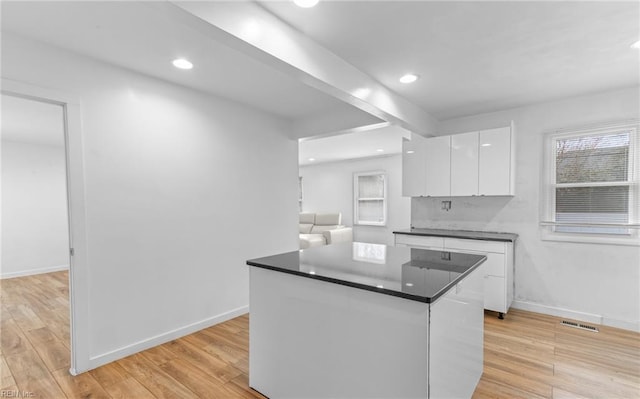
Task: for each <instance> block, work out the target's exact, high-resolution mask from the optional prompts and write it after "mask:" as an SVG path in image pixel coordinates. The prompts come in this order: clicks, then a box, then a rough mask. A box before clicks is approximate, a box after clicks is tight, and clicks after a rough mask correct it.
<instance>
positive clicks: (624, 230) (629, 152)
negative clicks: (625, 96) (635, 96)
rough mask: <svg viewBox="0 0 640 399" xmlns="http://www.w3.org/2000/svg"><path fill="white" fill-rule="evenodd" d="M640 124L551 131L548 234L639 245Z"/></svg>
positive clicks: (545, 224)
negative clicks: (638, 135) (639, 175)
mask: <svg viewBox="0 0 640 399" xmlns="http://www.w3.org/2000/svg"><path fill="white" fill-rule="evenodd" d="M637 128H638V125H637V123H633V124H620V125H617V126H613V125H610V126H601V127H598V128H593V129H582V130H573V131H564V132H557V133H551V134H548V135H547V139H546V147H545V154H546V158H547V160H546V168H547V174H546V180H547V181H546V182H545V183H546V184H545V188H546V191H547V192H546V201H545V205H544V206H545V209H544V213H545V215H544V219H543V222H542V223H541V224H542V226H543V227H544V230H543V232H544V234H543V239H551V240H560V241H578V242H601V243H616V244H632V245H638V244H639V241H638V227H640V225H638V216H639V215H638V204H639V195H638V162H640V156H639V155H638V143H637V130H638V129H637ZM545 219H546V220H545Z"/></svg>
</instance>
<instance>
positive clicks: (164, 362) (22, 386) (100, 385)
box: [0, 272, 640, 399]
mask: <svg viewBox="0 0 640 399" xmlns="http://www.w3.org/2000/svg"><path fill="white" fill-rule="evenodd" d="M67 281H68V274H67V273H66V272H58V273H49V274H42V275H37V276H31V277H21V278H15V279H9V280H0V293H1V310H2V314H1V330H0V341H1V345H0V348H1V350H2V352H1V354H0V371H1V377H2V378H1V380H0V382H1V386H0V390H1V391H0V397H8V396H10V395H13V397H16V390H18V391H20V392H18V393H19V394H23V393H25V392H26V393H27V394H28V393H32V397H41V398H65V397H67V398H134V399H137V398H217V397H220V398H261V397H262V396H261V395H259V394H258V393H256V392H254V391H252V390H251V389H250V388H249V387H248V385H247V383H248V351H247V349H248V337H249V335H248V329H249V317H248V315H244V316H241V317H238V318H235V319H233V320H230V321H228V322H226V323H222V324H220V325H217V326H214V327H211V328H208V329H205V330H202V331H200V332H197V333H195V334H192V335H189V336H187V337H184V338H181V339H177V340H175V341H171V342H169V343H166V344H164V345H161V346H158V347H156V348H153V349H150V350H147V351H144V352H142V353H138V354H135V355H132V356H129V357H127V358H125V359H122V360H119V361H117V362H114V363H111V364H108V365H106V366H103V367H100V368H98V369H95V370H92V371H89V372H87V373H84V374H82V375H80V376H77V377H72V376H70V375H69V373H68V369H69V310H68V306H69V303H68V298H69V294H68V282H67ZM599 327H600V326H599ZM25 396H26V395H25ZM23 397H24V396H23ZM474 398H534V399H535V398H640V334H637V333H632V332H628V331H624V330H618V329H613V328H607V327H600V332H599V333H593V332H588V331H581V330H577V329H573V328H570V327H565V326H561V325H560V319H558V318H555V317H550V316H544V315H540V314H537V313H530V312H524V311H518V310H512V311H510V312H509V314H508V315H507V316H506V318H505V319H504V320H499V319H498V318H497V317H496V315H495V314H492V313H489V312H487V313H486V314H485V360H484V374H483V376H482V379H481V381H480V383H479V385H478V388H477V389H476V392H475V395H474Z"/></svg>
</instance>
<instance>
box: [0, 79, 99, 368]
mask: <svg viewBox="0 0 640 399" xmlns="http://www.w3.org/2000/svg"><path fill="white" fill-rule="evenodd" d="M1 81H2V86H1V89H2V90H1V98H0V100H1V102H0V105H1V106H2V109H1V111H2V130H1V135H0V138H1V142H0V154H1V155H0V163H1V166H2V167H1V172H2V181H1V183H0V192H1V193H2V196H1V201H0V205H1V212H0V225H1V226H2V228H1V229H0V243H1V244H0V254H1V259H2V262H1V264H0V278H1V279H0V283H1V284H2V289H3V294H2V303H1V305H2V321H3V324H2V332H3V335H5V334H7V335H12V336H13V337H14V338H16V339H14V340H8V341H5V339H3V343H5V342H9V341H10V342H12V343H15V345H13V344H12V345H10V346H9V347H6V348H5V346H3V348H2V349H3V355H4V356H3V359H2V361H3V362H5V363H8V362H9V361H10V359H9V357H10V355H9V353H11V354H13V355H15V356H16V359H13V360H14V361H15V362H16V364H20V362H21V361H22V360H24V359H20V356H35V357H36V358H40V359H42V360H43V362H44V366H46V367H47V368H48V369H49V370H51V371H59V372H60V373H63V372H64V373H69V372H70V373H71V374H73V375H75V374H78V372H81V371H86V370H88V369H89V368H90V367H89V361H90V359H89V346H88V340H87V332H88V306H87V302H88V290H87V288H86V287H87V281H88V271H87V270H86V250H85V248H86V238H85V228H84V223H85V215H84V172H83V164H82V150H81V148H82V141H81V134H80V116H79V115H80V114H79V105H78V101H77V99H76V98H75V97H74V96H72V95H69V94H68V93H64V92H59V91H56V90H51V89H45V88H42V87H38V86H33V85H30V84H27V83H22V82H17V81H13V80H8V79H2V80H1ZM71 149H73V151H71ZM72 205H73V206H72ZM74 247H75V250H74ZM77 303H80V306H76V304H77ZM3 366H6V364H3ZM52 374H53V373H52Z"/></svg>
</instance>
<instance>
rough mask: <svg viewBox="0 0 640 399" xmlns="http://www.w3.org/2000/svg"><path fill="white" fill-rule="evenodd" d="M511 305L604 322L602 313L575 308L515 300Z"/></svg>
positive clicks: (517, 307) (549, 313)
mask: <svg viewBox="0 0 640 399" xmlns="http://www.w3.org/2000/svg"><path fill="white" fill-rule="evenodd" d="M511 307H512V308H514V309H520V310H527V311H529V312H536V313H542V314H546V315H550V316H556V317H563V318H568V319H573V320H579V321H586V322H588V323H595V324H602V316H601V315H597V314H593V313H585V312H578V311H575V310H571V309H565V308H558V307H555V306H548V305H542V304H540V303H535V302H526V301H513V302H512V303H511Z"/></svg>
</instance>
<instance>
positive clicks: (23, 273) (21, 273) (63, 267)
mask: <svg viewBox="0 0 640 399" xmlns="http://www.w3.org/2000/svg"><path fill="white" fill-rule="evenodd" d="M63 270H69V265H59V266H50V267H41V268H38V269H29V270H22V271H19V272H9V273H0V280H4V279H8V278H16V277H25V276H35V275H36V274H44V273H53V272H61V271H63Z"/></svg>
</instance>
